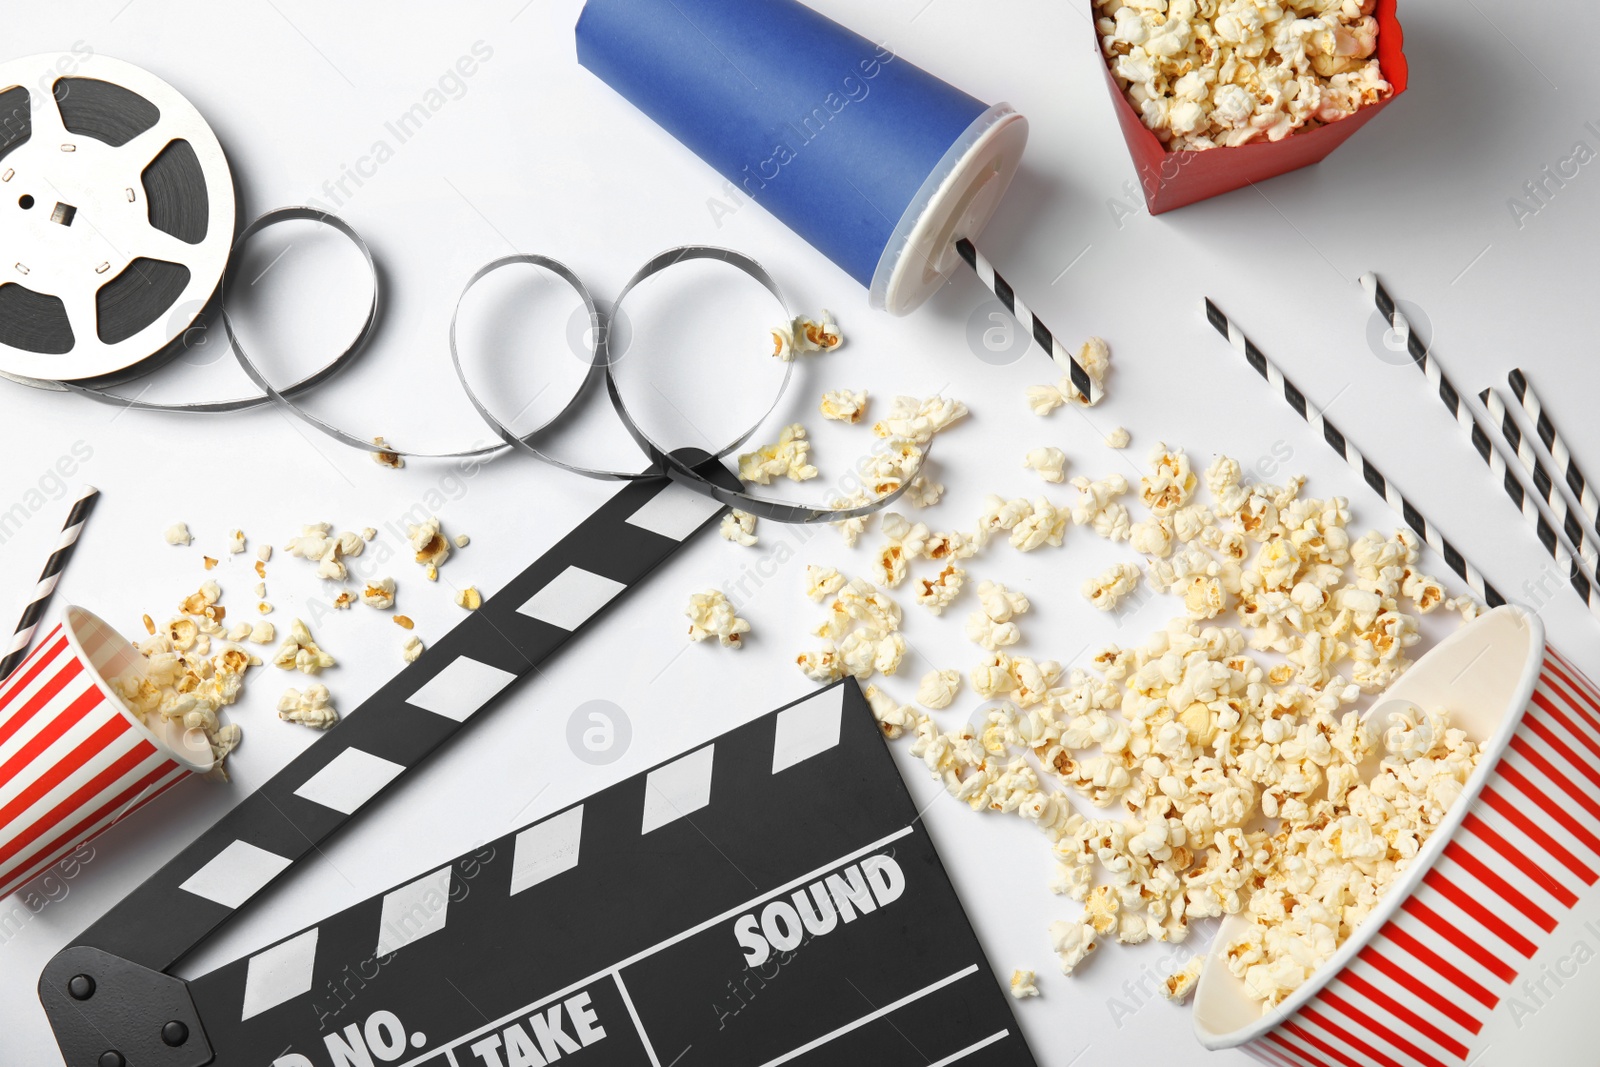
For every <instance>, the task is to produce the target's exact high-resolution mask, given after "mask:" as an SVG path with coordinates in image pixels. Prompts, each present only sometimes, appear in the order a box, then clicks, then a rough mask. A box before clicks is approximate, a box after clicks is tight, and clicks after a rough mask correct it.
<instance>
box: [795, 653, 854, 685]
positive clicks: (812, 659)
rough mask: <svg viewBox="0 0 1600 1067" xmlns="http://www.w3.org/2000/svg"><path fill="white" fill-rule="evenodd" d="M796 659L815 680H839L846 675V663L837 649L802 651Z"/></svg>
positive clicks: (806, 674)
mask: <svg viewBox="0 0 1600 1067" xmlns="http://www.w3.org/2000/svg"><path fill="white" fill-rule="evenodd" d="M794 661H795V663H796V664H797V665H798V666H799V668H800V670H801V671H802V672H803V673H804V674H805V676H806V677H807V678H810V679H811V680H812V681H813V682H823V683H827V682H837V681H838V680H839V679H840V678H843V677H844V663H843V661H841V660H840V658H839V653H838V651H837V650H836V649H832V648H827V649H822V650H819V651H815V652H802V653H800V655H798V656H796V657H795V660H794Z"/></svg>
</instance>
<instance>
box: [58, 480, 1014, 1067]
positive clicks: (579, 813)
mask: <svg viewBox="0 0 1600 1067" xmlns="http://www.w3.org/2000/svg"><path fill="white" fill-rule="evenodd" d="M721 511H722V508H721V506H720V505H718V504H717V503H716V502H715V501H712V500H711V499H709V498H708V497H706V496H704V495H701V494H699V493H696V492H693V491H691V490H689V489H687V488H684V487H682V486H680V485H677V484H675V483H672V482H669V481H667V480H666V479H659V480H649V481H640V482H635V483H633V484H631V485H629V486H628V487H627V488H625V489H623V490H622V491H621V492H619V493H618V494H617V495H616V496H615V497H614V498H612V500H611V501H610V502H608V503H607V504H606V505H604V506H603V507H602V508H601V509H600V510H599V511H598V512H596V513H595V514H594V515H593V516H591V517H590V518H589V519H587V520H585V522H584V523H583V524H581V525H580V526H579V527H578V529H576V530H575V531H573V532H572V533H571V534H570V535H568V536H567V537H566V538H565V539H563V540H562V541H561V542H560V543H559V544H557V545H556V546H555V547H554V548H553V549H551V550H550V552H548V553H546V555H545V556H544V557H543V558H542V559H540V560H539V561H538V562H536V563H535V564H534V565H533V566H532V567H530V568H528V570H526V571H524V572H523V573H522V574H521V575H520V576H518V577H517V578H516V579H514V580H513V581H512V582H511V583H510V584H509V585H508V586H507V587H506V588H505V589H504V590H502V591H501V592H500V593H499V594H497V595H496V596H495V597H493V598H492V599H491V600H490V601H488V602H487V603H486V604H485V605H484V607H483V609H482V610H481V611H479V612H476V613H473V614H472V615H470V616H468V617H467V619H466V620H465V621H464V622H463V623H462V624H461V625H460V626H458V627H457V628H456V629H455V630H453V631H451V632H450V633H449V634H448V635H446V636H445V638H443V639H442V640H441V641H439V642H438V643H437V644H436V645H435V646H434V647H433V648H432V649H430V650H429V652H428V653H427V654H426V655H425V656H423V657H422V659H420V660H418V661H417V663H415V664H413V665H411V666H410V667H408V668H407V669H406V670H405V671H403V672H402V673H401V674H400V675H398V676H397V677H396V678H395V679H394V680H393V681H391V682H390V683H389V684H387V685H385V686H384V687H383V688H382V689H380V690H379V691H378V693H376V694H375V695H374V696H373V697H372V698H371V699H370V700H369V701H368V702H367V703H366V704H364V705H363V706H362V707H361V708H360V709H357V711H356V712H354V713H352V714H351V715H349V716H347V717H346V719H345V720H344V721H343V722H341V723H340V724H339V725H338V726H337V727H335V728H334V729H333V730H331V731H329V732H328V733H327V734H326V735H324V737H323V738H321V739H320V740H319V741H317V742H316V743H315V744H313V745H312V746H311V747H310V748H308V749H307V750H306V751H305V752H304V753H302V754H301V755H300V756H299V757H297V758H296V759H295V760H294V761H293V762H291V763H290V764H289V765H288V766H287V767H285V768H284V769H283V770H282V771H281V772H279V773H278V774H277V775H276V776H275V777H274V778H273V779H272V780H270V781H269V782H268V783H266V784H265V785H264V786H262V787H261V788H260V789H259V790H257V791H256V792H255V793H253V794H251V795H250V796H249V797H247V798H245V800H243V801H242V802H241V803H240V804H239V805H238V806H237V807H235V808H234V809H233V810H232V811H231V812H229V813H228V814H227V815H226V816H224V817H223V818H222V819H221V820H220V821H219V822H218V823H217V824H216V825H215V826H213V827H212V828H211V829H209V830H208V831H206V833H205V834H203V835H202V836H201V837H200V838H199V839H198V840H197V841H195V842H194V843H193V844H192V845H190V846H189V847H188V848H186V849H185V850H184V851H183V852H182V853H180V854H179V855H178V856H177V857H176V858H175V859H174V860H172V861H171V862H170V863H169V864H168V865H167V866H166V867H164V868H163V869H162V870H161V871H159V872H157V873H156V874H155V875H154V876H153V877H151V878H150V879H149V880H148V881H147V882H146V883H145V884H144V885H143V886H141V887H140V888H139V889H137V890H135V891H134V892H133V893H132V894H130V895H129V896H128V897H127V898H125V899H124V900H122V901H121V902H119V903H118V904H117V905H116V906H115V907H113V908H112V909H111V911H109V912H108V913H107V914H106V915H105V916H104V917H103V918H102V919H101V920H100V921H99V922H97V923H95V924H94V925H93V926H91V927H90V928H89V929H88V930H87V931H86V932H85V933H84V934H83V935H82V937H80V938H79V939H78V941H77V942H76V943H74V944H73V945H72V946H69V947H68V948H66V949H64V950H62V952H61V953H59V954H58V955H57V956H56V957H55V959H53V960H52V961H51V962H50V964H49V965H48V966H47V967H46V968H45V971H44V973H43V975H42V976H41V978H40V982H39V992H40V999H41V1001H42V1002H43V1004H44V1007H45V1010H46V1013H47V1014H48V1015H49V1017H50V1021H51V1024H52V1026H53V1027H54V1028H55V1033H56V1038H57V1042H58V1044H59V1045H60V1047H61V1049H62V1053H63V1056H64V1057H65V1059H66V1062H67V1064H68V1065H69V1067H79V1065H85V1067H87V1065H95V1067H203V1065H205V1064H208V1063H215V1064H218V1065H235V1064H237V1065H258V1067H539V1065H544V1064H551V1063H556V1062H561V1063H566V1062H569V1061H570V1062H572V1063H573V1064H574V1065H575V1067H588V1065H595V1067H600V1065H624V1064H626V1065H635V1064H637V1065H649V1067H699V1065H718V1067H723V1065H727V1067H736V1065H744V1064H749V1065H776V1064H783V1063H792V1064H797V1065H806V1064H852V1065H853V1064H862V1065H878V1064H882V1065H896V1064H906V1065H911V1064H916V1065H919V1067H928V1065H944V1064H956V1063H961V1064H963V1065H970V1067H979V1065H997V1064H1004V1065H1013V1064H1020V1065H1031V1064H1033V1063H1034V1060H1033V1058H1032V1056H1031V1054H1030V1053H1029V1051H1028V1049H1027V1046H1026V1044H1025V1042H1024V1040H1023V1038H1022V1035H1021V1032H1020V1030H1019V1028H1018V1026H1017V1023H1016V1018H1015V1016H1014V1015H1013V1013H1012V1011H1011V1005H1010V1002H1009V1000H1008V998H1007V997H1006V995H1005V993H1004V992H1003V991H1002V989H1001V988H1000V986H999V985H998V983H997V982H996V980H995V977H994V973H993V971H992V969H991V968H990V965H989V963H988V961H987V960H986V959H985V957H984V953H983V950H982V947H981V946H980V945H979V943H978V940H977V937H976V936H975V934H974V933H973V930H972V927H971V924H970V923H969V922H968V920H967V918H966V915H965V913H964V912H963V911H962V908H961V905H960V902H959V900H958V899H957V897H956V895H955V892H954V889H953V887H952V886H951V884H950V881H949V878H948V876H947V875H946V873H945V871H944V868H943V866H942V864H941V863H940V861H939V857H938V855H937V853H936V852H935V850H934V847H933V843H932V841H931V840H930V839H929V837H928V834H927V830H926V827H925V826H924V824H923V823H922V821H921V820H920V818H919V816H918V812H917V811H916V808H915V805H914V804H913V803H912V799H911V796H910V794H909V793H908V792H907V790H906V788H905V785H904V783H903V782H902V781H901V779H900V776H899V772H898V770H897V769H896V768H895V766H894V762H893V759H892V757H891V756H890V754H889V752H888V750H887V747H886V745H885V743H884V741H883V738H882V736H881V734H880V732H879V730H878V727H877V723H876V721H875V719H874V717H873V715H872V713H871V710H870V709H869V708H868V706H867V704H866V701H865V699H864V698H863V696H862V694H861V692H860V689H859V687H858V686H857V685H856V684H855V683H854V682H853V681H847V682H843V683H839V684H837V685H834V686H831V687H829V688H827V689H825V690H822V691H820V692H818V693H817V694H815V695H813V696H811V697H808V698H807V699H805V700H802V701H800V702H798V703H796V704H793V705H790V706H788V707H786V708H783V709H780V710H778V711H775V712H772V713H771V714H768V715H765V716H762V717H761V718H759V719H756V720H755V721H753V722H751V723H749V724H747V725H745V726H741V727H739V728H737V729H735V730H732V731H730V732H729V733H727V734H724V735H722V736H721V737H718V738H716V739H715V740H713V741H711V742H709V743H707V744H705V745H703V746H701V747H699V748H696V749H694V750H693V751H691V752H688V753H686V754H684V755H682V756H680V757H678V758H676V759H673V760H670V761H668V762H666V763H663V764H661V765H660V766H658V767H655V768H653V769H651V770H649V771H646V772H644V773H642V774H639V775H636V776H634V777H633V778H630V779H628V780H626V781H624V782H621V783H619V784H617V785H615V786H612V787H611V788H609V789H605V790H603V791H601V792H599V793H596V794H595V795H593V796H591V797H589V798H587V799H586V800H584V801H582V802H581V803H579V804H576V805H573V806H572V807H570V808H568V809H566V810H565V811H562V812H559V813H557V814H555V815H552V816H550V817H549V818H546V819H544V820H541V821H540V822H537V823H534V824H532V825H530V826H527V827H524V828H522V829H520V830H517V831H514V832H513V833H510V834H508V835H506V836H505V837H502V838H500V839H499V840H497V841H493V842H490V843H489V844H487V845H485V846H482V847H480V848H478V849H476V850H474V851H473V852H471V853H469V854H467V855H465V856H462V857H460V858H458V859H457V860H455V861H454V862H452V863H450V864H447V865H444V866H441V867H438V868H436V869H433V870H430V871H425V872H420V873H419V875H418V877H416V878H414V879H411V880H409V881H407V882H406V883H405V884H402V885H399V886H396V887H394V888H393V889H391V890H390V891H388V892H386V893H383V894H380V895H379V896H376V897H373V898H371V899H369V900H367V901H364V902H362V903H360V904H357V905H355V906H354V907H351V908H348V909H346V910H344V911H342V912H340V913H338V914H336V915H332V916H330V917H328V918H327V919H325V920H324V921H322V922H320V923H318V924H317V925H315V926H313V927H310V928H308V929H305V930H302V931H300V932H299V933H296V934H293V935H291V936H290V937H287V938H285V939H283V940H282V941H280V942H278V943H277V944H274V945H271V946H268V947H266V948H263V949H262V950H261V951H259V952H256V953H254V954H252V955H250V956H248V957H246V958H244V959H240V960H237V961H235V962H233V963H230V964H227V965H226V966H223V967H221V968H219V969H217V970H215V971H212V972H211V973H209V974H206V975H203V976H201V977H198V978H195V979H192V980H190V981H187V982H185V981H184V980H181V979H178V978H176V977H173V976H172V975H170V974H167V973H165V972H167V971H168V970H169V969H171V968H172V966H173V965H174V964H175V963H176V961H177V960H178V959H180V958H181V957H183V956H184V955H186V954H187V953H188V952H189V951H191V950H192V949H193V948H194V947H195V946H196V945H198V944H199V943H200V942H201V941H202V940H204V938H205V937H206V936H207V935H209V934H210V933H211V932H212V931H214V930H215V929H216V928H217V927H218V926H220V925H221V924H222V923H224V922H226V921H227V920H228V919H229V918H230V917H231V916H232V915H233V914H234V913H235V912H236V911H237V910H238V909H239V908H241V907H243V906H245V905H246V904H247V903H248V902H249V901H250V900H251V899H253V898H255V897H256V896H257V895H258V894H259V893H261V892H262V891H263V890H264V889H265V888H266V887H267V886H268V885H269V884H270V883H272V882H273V881H274V880H275V879H276V878H277V877H278V876H279V875H281V874H282V873H283V872H284V871H286V870H288V869H289V868H290V867H292V866H293V865H294V864H295V863H296V862H298V861H299V860H300V859H301V858H303V857H304V856H305V855H307V854H308V853H309V852H311V851H312V850H313V849H314V848H315V847H316V845H317V844H319V843H320V842H322V841H323V840H325V839H326V838H328V837H329V836H330V835H331V834H333V833H334V832H335V831H336V830H338V829H339V828H340V827H341V826H342V825H344V824H345V823H346V822H347V821H348V820H349V819H350V818H351V817H352V816H354V815H356V814H357V813H358V812H359V811H360V810H361V809H362V808H363V807H364V806H366V805H368V804H369V803H371V802H373V801H374V799H375V798H377V797H378V796H379V794H380V793H381V792H382V791H383V790H384V788H385V787H387V786H388V785H389V784H391V783H392V782H393V781H395V780H396V779H398V778H399V777H400V776H402V775H403V774H404V773H405V772H406V771H407V770H408V769H410V768H412V767H414V766H416V765H417V764H418V763H419V762H420V761H421V760H422V759H424V758H425V757H426V756H427V755H428V754H429V753H431V752H432V751H434V750H435V749H437V748H438V747H439V746H440V745H442V744H443V743H444V742H445V741H447V740H449V739H450V737H452V736H453V735H454V734H455V733H456V732H457V731H459V730H460V729H462V728H463V727H464V726H465V725H466V724H468V723H469V722H470V721H471V720H472V718H473V716H475V715H476V714H478V713H480V712H482V711H484V710H485V709H487V708H489V707H490V706H492V705H493V704H494V703H495V702H496V701H497V700H498V699H500V698H501V697H502V696H503V695H504V693H505V692H506V690H507V689H508V687H510V686H511V684H512V683H513V682H515V681H516V680H517V679H519V678H521V677H523V676H526V675H527V674H529V673H531V672H532V671H533V669H534V668H535V666H536V665H537V664H538V663H540V662H542V661H543V660H544V659H546V658H547V657H548V656H550V655H551V654H553V653H554V651H555V650H556V649H557V648H559V647H560V645H561V644H562V643H564V641H565V640H566V639H567V638H569V637H570V636H571V635H572V634H573V633H574V632H576V631H578V630H579V629H581V628H582V627H584V626H585V625H586V624H588V623H589V622H590V621H591V620H593V619H595V618H597V617H598V616H599V615H600V614H602V613H603V611H604V609H605V608H606V607H607V606H608V605H610V604H611V603H613V602H614V601H615V600H616V599H617V598H618V597H619V596H620V595H621V594H622V593H623V592H625V591H626V589H627V588H629V587H630V586H632V585H634V584H637V583H638V582H639V581H641V580H642V579H643V578H644V577H645V576H646V575H648V574H649V573H650V572H651V571H652V570H654V569H655V568H656V567H657V566H658V565H659V564H660V563H662V562H663V561H665V560H666V559H667V558H668V557H670V555H671V554H672V552H673V551H674V550H675V549H676V548H677V547H678V546H679V545H680V544H681V543H682V542H683V541H684V540H685V539H686V538H688V537H689V536H690V535H691V534H693V533H695V532H696V531H698V530H700V529H702V528H703V527H705V526H706V525H708V524H709V523H711V522H714V521H715V520H716V519H717V518H718V517H719V516H720V514H721ZM369 710H372V711H374V712H375V713H374V714H365V712H367V711H369Z"/></svg>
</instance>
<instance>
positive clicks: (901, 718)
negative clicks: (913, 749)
mask: <svg viewBox="0 0 1600 1067" xmlns="http://www.w3.org/2000/svg"><path fill="white" fill-rule="evenodd" d="M866 696H867V704H868V706H869V707H871V708H872V714H873V717H874V718H876V719H877V720H878V727H879V729H881V730H882V731H883V736H885V737H887V738H888V739H889V740H891V741H893V740H894V739H895V738H897V737H899V736H900V735H901V734H903V733H905V732H906V730H908V729H912V730H914V729H916V726H917V722H918V721H919V720H920V719H921V718H923V716H921V715H918V714H917V711H916V709H915V708H911V707H907V706H905V705H903V704H900V703H898V702H897V701H896V700H895V699H894V698H893V697H891V696H889V694H887V693H885V692H884V691H883V690H881V689H879V688H878V687H877V686H875V685H869V686H867V692H866Z"/></svg>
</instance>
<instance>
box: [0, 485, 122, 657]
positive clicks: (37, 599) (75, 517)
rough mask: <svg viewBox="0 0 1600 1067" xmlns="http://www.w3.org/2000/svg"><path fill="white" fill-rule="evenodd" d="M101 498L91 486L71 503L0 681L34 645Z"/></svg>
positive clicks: (13, 640) (98, 491)
mask: <svg viewBox="0 0 1600 1067" xmlns="http://www.w3.org/2000/svg"><path fill="white" fill-rule="evenodd" d="M99 499H100V490H98V489H96V488H95V487H94V486H92V485H90V486H85V487H84V490H83V492H82V493H80V494H79V495H78V499H77V500H74V501H73V502H72V510H71V511H70V512H68V514H67V522H66V525H65V526H64V527H62V530H61V540H59V541H57V542H56V550H55V551H54V552H52V553H50V558H49V559H48V560H46V561H45V564H44V571H43V573H41V574H40V575H39V584H38V585H36V586H35V587H34V590H33V599H31V600H30V601H29V602H28V606H27V607H26V608H25V609H24V610H23V612H22V619H21V621H20V622H18V623H17V630H16V636H15V637H13V638H12V640H11V648H10V650H9V651H7V652H6V655H5V658H4V659H3V660H0V681H4V680H5V679H7V678H9V677H11V675H12V673H13V672H15V671H16V669H17V667H18V666H20V665H21V663H22V661H23V659H24V658H26V657H27V655H28V648H29V647H30V646H31V645H32V644H33V634H34V631H35V630H37V629H38V628H39V620H40V619H42V618H43V617H44V611H45V608H47V607H49V606H50V598H51V596H53V595H54V594H55V591H56V585H57V583H59V582H60V581H61V574H62V572H63V571H65V570H66V569H67V564H68V563H69V562H70V561H71V560H72V553H73V552H74V551H75V550H76V548H77V545H78V536H79V535H80V534H82V533H83V524H84V523H85V522H87V521H88V519H89V513H90V512H92V511H93V510H94V505H95V502H96V501H98V500H99Z"/></svg>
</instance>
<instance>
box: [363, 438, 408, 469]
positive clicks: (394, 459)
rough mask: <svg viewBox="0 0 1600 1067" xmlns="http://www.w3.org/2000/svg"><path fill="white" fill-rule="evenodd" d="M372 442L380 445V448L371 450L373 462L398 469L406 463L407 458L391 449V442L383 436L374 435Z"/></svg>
mask: <svg viewBox="0 0 1600 1067" xmlns="http://www.w3.org/2000/svg"><path fill="white" fill-rule="evenodd" d="M372 443H373V444H374V445H377V446H378V450H377V451H376V452H370V453H368V455H370V456H371V457H372V462H374V463H376V464H378V466H380V467H388V468H389V469H390V470H396V471H397V470H400V469H401V468H403V467H404V466H405V465H406V461H405V458H404V457H403V456H401V455H400V453H398V452H396V451H394V450H393V449H391V448H390V447H389V442H387V441H385V440H384V439H383V438H382V437H374V438H373V439H372Z"/></svg>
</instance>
